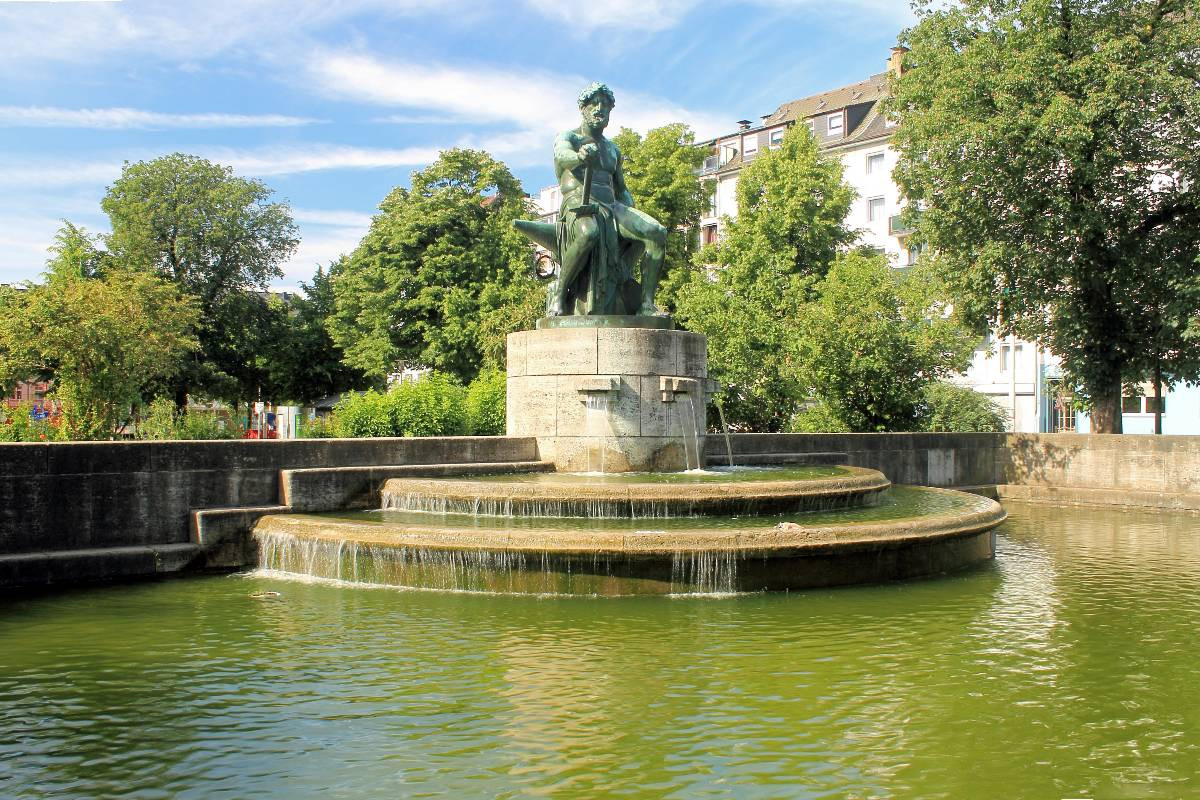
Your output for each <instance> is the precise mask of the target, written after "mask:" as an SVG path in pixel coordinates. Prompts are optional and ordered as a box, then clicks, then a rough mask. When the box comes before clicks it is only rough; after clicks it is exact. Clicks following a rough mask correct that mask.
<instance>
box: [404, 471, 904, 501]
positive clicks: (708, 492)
mask: <svg viewBox="0 0 1200 800" xmlns="http://www.w3.org/2000/svg"><path fill="white" fill-rule="evenodd" d="M839 469H841V470H844V471H845V473H846V474H845V475H834V476H829V477H811V479H782V480H770V479H766V477H764V479H763V480H761V481H754V480H743V481H697V482H695V483H670V482H650V481H648V482H644V483H638V482H619V483H618V482H613V483H584V482H566V481H564V482H560V483H556V482H545V483H536V482H526V481H494V480H493V481H473V480H469V479H454V477H451V479H420V477H410V479H409V477H403V479H394V480H389V481H386V482H385V483H384V486H383V492H384V493H390V494H409V495H422V497H430V498H448V499H455V500H473V499H488V500H490V499H498V500H517V499H523V500H526V499H527V500H539V501H540V500H559V501H563V503H575V501H577V503H589V501H612V503H626V501H634V503H636V501H642V500H646V501H654V500H683V501H689V503H697V504H703V503H704V501H706V500H708V501H712V500H722V501H724V500H728V499H774V498H798V497H809V498H829V497H840V495H845V494H860V493H875V492H882V491H883V489H886V488H888V487H889V486H892V482H890V481H889V480H888V479H887V477H886V476H884V475H883V473H880V471H878V470H875V469H866V468H865V467H839Z"/></svg>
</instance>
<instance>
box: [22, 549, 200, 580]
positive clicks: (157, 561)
mask: <svg viewBox="0 0 1200 800" xmlns="http://www.w3.org/2000/svg"><path fill="white" fill-rule="evenodd" d="M199 555H200V546H199V545H197V544H163V545H152V546H146V547H105V548H88V549H84V550H56V551H49V552H36V553H18V554H15V555H5V556H0V589H32V588H36V587H39V586H52V585H61V584H78V583H99V582H104V581H113V580H119V579H122V578H145V577H146V576H150V575H167V574H170V573H174V572H180V571H181V570H183V569H185V568H186V567H188V566H189V565H191V564H192V563H193V562H194V561H195V560H196V558H197V556H199Z"/></svg>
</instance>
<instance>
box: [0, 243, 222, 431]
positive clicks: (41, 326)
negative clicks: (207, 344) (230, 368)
mask: <svg viewBox="0 0 1200 800" xmlns="http://www.w3.org/2000/svg"><path fill="white" fill-rule="evenodd" d="M88 241H89V238H88V237H87V236H86V234H85V233H83V231H81V230H80V229H78V228H75V227H74V226H68V227H67V228H65V229H64V230H63V231H62V232H60V234H59V236H58V244H57V246H56V248H55V250H54V253H55V256H54V258H52V259H51V262H50V264H49V268H48V271H47V280H46V282H45V284H43V285H41V286H32V287H29V288H27V289H26V290H25V291H21V292H10V293H8V294H7V295H6V298H5V301H4V303H3V305H4V313H3V314H0V386H6V387H7V386H11V385H12V384H14V383H16V382H18V381H22V380H27V379H29V378H31V377H34V376H40V377H46V378H53V381H54V394H55V397H56V399H57V400H58V401H59V402H61V403H62V407H63V416H64V421H65V423H66V429H67V434H68V436H69V438H72V439H104V438H108V437H109V436H111V435H112V433H113V430H114V428H115V426H116V425H117V423H118V422H119V421H120V419H121V418H122V417H123V415H124V414H126V413H127V412H128V411H129V409H130V406H131V404H133V403H136V402H138V400H139V399H140V389H141V387H142V386H143V384H144V383H145V382H146V381H147V380H153V379H155V378H169V377H170V376H171V375H173V374H174V373H175V372H176V371H177V370H178V369H179V368H180V364H181V361H182V356H184V355H186V354H187V353H188V352H189V351H191V350H194V349H195V348H196V346H197V343H196V340H195V337H194V336H193V335H192V333H191V331H192V329H193V328H194V326H195V325H196V323H197V321H198V319H199V309H198V306H197V304H196V302H195V301H194V300H193V299H192V298H190V297H188V296H186V295H183V294H181V293H180V291H179V289H178V287H176V286H174V285H173V284H172V283H170V282H169V281H165V280H163V279H161V278H158V277H156V276H155V275H152V274H150V273H148V272H145V271H142V270H128V269H124V268H113V267H110V268H108V269H106V270H105V271H104V273H103V275H102V276H100V277H90V276H87V275H83V274H80V270H79V265H80V264H87V263H94V261H95V259H96V258H98V256H97V255H96V254H94V253H91V254H89V253H88V248H87V247H86V242H88Z"/></svg>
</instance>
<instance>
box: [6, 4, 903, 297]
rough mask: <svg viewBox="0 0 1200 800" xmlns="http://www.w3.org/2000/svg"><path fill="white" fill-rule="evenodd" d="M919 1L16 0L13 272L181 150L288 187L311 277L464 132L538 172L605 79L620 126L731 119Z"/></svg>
mask: <svg viewBox="0 0 1200 800" xmlns="http://www.w3.org/2000/svg"><path fill="white" fill-rule="evenodd" d="M912 21H913V18H912V16H911V13H910V11H909V9H908V4H907V2H906V0H749V1H747V2H733V1H732V0H729V1H726V0H708V1H707V2H700V1H699V0H592V1H591V2H574V3H569V2H563V0H557V1H555V0H510V2H488V0H441V2H426V1H425V0H340V1H339V0H323V1H319V0H207V1H206V2H170V1H169V0H157V1H154V0H116V1H111V0H76V1H73V2H72V1H67V2H53V1H49V2H28V1H21V2H14V1H13V0H0V71H2V72H3V77H4V80H3V82H2V83H0V282H14V281H20V280H36V279H37V278H38V276H39V274H40V273H41V271H42V269H43V266H44V263H45V259H46V248H47V246H48V245H49V244H50V242H51V241H52V238H53V235H54V232H55V230H56V229H57V228H58V226H59V224H60V222H59V221H60V220H61V219H64V218H65V219H69V220H71V221H72V222H75V223H77V224H81V225H84V226H85V227H87V228H88V229H89V230H91V231H93V232H102V231H105V230H106V229H107V228H106V220H105V217H104V215H103V214H102V213H101V212H100V209H99V201H100V199H101V197H103V195H104V192H105V188H106V187H107V186H108V185H109V184H110V183H111V182H112V181H113V180H114V179H115V178H116V177H117V176H118V175H119V174H120V170H121V164H122V162H124V161H126V160H128V161H139V160H145V159H150V158H154V157H156V156H159V155H162V154H165V153H170V152H175V151H181V152H187V153H194V154H197V155H201V156H204V157H206V158H209V159H212V160H214V161H217V162H220V163H223V164H227V165H230V166H232V167H233V168H234V170H235V171H236V172H237V173H238V174H240V175H245V176H248V177H255V178H260V179H262V180H263V181H265V182H266V183H267V185H268V186H270V187H271V188H272V189H274V190H275V192H276V197H277V198H278V199H283V200H286V201H287V202H289V203H290V205H291V206H292V209H293V214H294V216H295V218H296V221H297V223H298V225H299V228H300V233H301V238H302V243H301V245H300V248H299V250H298V251H297V253H296V255H295V257H293V259H292V260H291V261H290V262H289V263H288V265H287V266H286V274H285V276H284V278H283V279H281V280H280V281H278V282H277V284H278V285H279V286H281V287H294V286H297V285H298V284H299V282H300V281H304V280H307V279H309V278H310V277H311V275H312V273H313V272H314V271H315V269H316V267H317V265H318V264H326V263H328V262H329V261H331V260H333V259H334V258H336V257H337V256H338V254H340V253H343V252H348V251H349V250H351V249H353V247H354V246H355V244H356V243H357V242H358V240H359V238H360V237H361V236H362V234H363V233H364V232H365V231H366V228H367V226H368V224H369V222H370V216H371V214H373V213H374V212H375V210H376V206H377V205H378V203H379V201H380V200H382V199H383V197H384V196H385V195H386V194H387V192H388V191H389V190H390V189H391V188H392V187H394V186H396V185H407V184H408V182H409V175H410V173H411V172H412V171H413V170H414V169H419V168H420V167H421V166H422V165H423V164H426V163H428V162H429V161H431V160H432V159H434V158H436V157H437V152H438V151H439V150H441V149H444V148H446V147H452V146H456V145H457V146H471V147H480V148H483V149H486V150H489V151H490V152H492V153H493V155H495V156H496V157H498V158H500V159H501V160H503V161H505V162H506V163H507V164H508V165H509V166H510V168H511V169H512V170H513V172H514V173H515V174H516V175H517V177H518V178H520V179H521V181H522V183H523V184H524V186H525V190H526V191H527V192H530V193H535V194H536V192H537V190H538V189H539V188H540V187H542V186H544V185H547V184H549V183H550V182H552V180H553V175H552V174H551V171H550V166H549V152H550V142H551V139H552V138H553V135H554V133H555V132H556V131H557V130H560V129H565V128H567V127H571V126H573V125H574V124H576V122H577V119H576V114H577V112H576V109H575V96H576V94H577V93H578V91H579V89H580V88H582V87H583V86H584V85H585V84H586V83H587V82H588V81H591V80H603V81H606V82H607V83H609V84H610V85H611V86H612V87H613V88H614V90H615V91H616V94H617V107H616V109H615V110H614V112H613V118H612V126H613V127H612V130H613V131H615V130H616V129H617V128H619V127H621V126H627V127H631V128H634V129H635V130H640V131H645V130H647V129H649V128H651V127H654V126H656V125H661V124H665V123H667V122H674V121H684V122H687V123H689V124H691V125H692V126H693V127H694V128H695V129H696V130H697V132H698V133H699V134H700V135H701V136H714V135H717V134H720V133H725V132H728V131H730V130H732V129H733V128H734V127H735V126H734V121H735V120H738V119H741V118H747V119H754V120H757V118H758V117H759V116H760V115H762V114H767V113H770V112H771V111H773V110H774V109H775V108H776V107H777V106H778V105H779V104H780V103H782V102H786V101H788V100H791V99H794V98H797V97H803V96H805V95H809V94H813V93H816V92H820V91H823V90H825V89H830V88H833V87H835V86H839V85H842V84H845V83H851V82H853V81H857V80H862V79H863V78H865V77H867V76H868V75H871V74H874V73H878V72H882V71H883V70H884V63H885V61H886V59H887V56H888V51H889V49H890V47H891V46H892V45H893V44H894V42H895V40H896V36H897V34H898V33H899V32H900V30H901V29H902V28H904V27H905V26H906V25H909V24H911V23H912Z"/></svg>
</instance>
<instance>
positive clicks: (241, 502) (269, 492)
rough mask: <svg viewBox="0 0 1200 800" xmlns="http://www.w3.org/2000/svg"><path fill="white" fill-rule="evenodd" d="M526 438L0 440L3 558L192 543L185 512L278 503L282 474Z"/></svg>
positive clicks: (492, 451) (495, 458)
mask: <svg viewBox="0 0 1200 800" xmlns="http://www.w3.org/2000/svg"><path fill="white" fill-rule="evenodd" d="M536 457H537V448H536V444H535V442H534V440H533V439H517V438H512V439H508V438H501V437H456V438H443V439H362V440H348V439H326V440H316V439H309V440H290V441H226V442H72V443H62V444H0V555H12V554H20V553H32V552H44V551H66V550H85V549H96V548H112V547H131V546H135V547H146V546H159V545H171V544H184V543H188V542H190V541H191V531H190V529H189V524H190V516H189V515H190V512H192V511H193V510H196V509H201V508H213V507H231V506H270V505H274V504H277V503H279V502H280V484H279V480H280V471H281V470H283V469H303V468H314V467H355V466H372V465H401V464H458V463H475V462H483V461H492V462H507V461H532V460H535V459H536Z"/></svg>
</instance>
